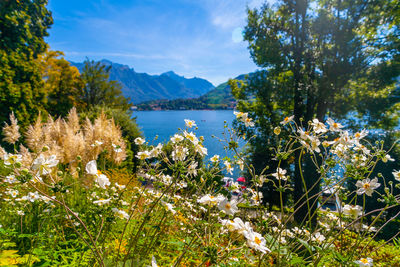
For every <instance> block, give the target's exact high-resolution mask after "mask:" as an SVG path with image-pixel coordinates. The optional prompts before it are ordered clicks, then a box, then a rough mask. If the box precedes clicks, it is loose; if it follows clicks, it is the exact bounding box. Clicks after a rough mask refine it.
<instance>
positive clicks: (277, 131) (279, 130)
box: [274, 126, 281, 135]
mask: <svg viewBox="0 0 400 267" xmlns="http://www.w3.org/2000/svg"><path fill="white" fill-rule="evenodd" d="M280 133H281V127H279V126H277V127H275V128H274V134H276V135H279V134H280Z"/></svg>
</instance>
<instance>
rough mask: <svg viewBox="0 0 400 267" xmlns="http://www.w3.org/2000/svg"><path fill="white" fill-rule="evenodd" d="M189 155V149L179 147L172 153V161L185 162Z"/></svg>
mask: <svg viewBox="0 0 400 267" xmlns="http://www.w3.org/2000/svg"><path fill="white" fill-rule="evenodd" d="M187 155H189V149H187V148H186V147H183V146H177V147H176V148H175V149H174V151H172V159H173V160H174V161H184V160H185V159H186V156H187Z"/></svg>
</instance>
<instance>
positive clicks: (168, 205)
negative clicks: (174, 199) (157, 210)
mask: <svg viewBox="0 0 400 267" xmlns="http://www.w3.org/2000/svg"><path fill="white" fill-rule="evenodd" d="M162 203H163V204H164V205H165V206H166V207H167V209H168V210H169V211H170V212H172V214H175V213H176V210H175V209H174V206H173V205H172V204H171V203H167V202H164V201H162Z"/></svg>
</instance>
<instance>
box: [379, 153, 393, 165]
mask: <svg viewBox="0 0 400 267" xmlns="http://www.w3.org/2000/svg"><path fill="white" fill-rule="evenodd" d="M382 161H383V162H384V163H386V162H388V161H394V158H392V157H391V156H390V155H389V154H386V155H385V157H384V158H383V159H382Z"/></svg>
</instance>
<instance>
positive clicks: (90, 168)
mask: <svg viewBox="0 0 400 267" xmlns="http://www.w3.org/2000/svg"><path fill="white" fill-rule="evenodd" d="M85 169H86V172H87V173H88V174H91V175H97V163H96V161H95V160H91V161H89V162H88V163H87V164H86V168H85Z"/></svg>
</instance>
